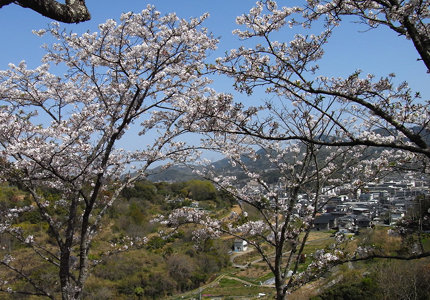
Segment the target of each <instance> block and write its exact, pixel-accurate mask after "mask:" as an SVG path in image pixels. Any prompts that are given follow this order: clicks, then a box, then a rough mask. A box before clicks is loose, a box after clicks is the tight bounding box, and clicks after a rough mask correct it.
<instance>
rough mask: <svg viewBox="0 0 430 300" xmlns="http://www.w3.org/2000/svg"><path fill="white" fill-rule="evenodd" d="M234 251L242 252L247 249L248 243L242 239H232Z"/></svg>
mask: <svg viewBox="0 0 430 300" xmlns="http://www.w3.org/2000/svg"><path fill="white" fill-rule="evenodd" d="M233 250H234V252H243V251H246V250H248V243H247V242H246V241H244V240H234V244H233Z"/></svg>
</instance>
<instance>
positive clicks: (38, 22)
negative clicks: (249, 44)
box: [0, 0, 430, 100]
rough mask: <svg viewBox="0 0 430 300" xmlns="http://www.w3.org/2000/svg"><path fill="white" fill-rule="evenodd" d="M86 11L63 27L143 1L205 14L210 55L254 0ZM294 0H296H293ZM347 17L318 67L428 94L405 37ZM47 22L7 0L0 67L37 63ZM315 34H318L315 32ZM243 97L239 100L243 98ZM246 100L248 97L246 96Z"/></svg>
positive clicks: (83, 27)
mask: <svg viewBox="0 0 430 300" xmlns="http://www.w3.org/2000/svg"><path fill="white" fill-rule="evenodd" d="M86 2H87V5H88V7H89V10H90V12H91V15H92V19H91V20H90V21H88V22H84V23H80V24H72V25H64V26H65V27H66V28H68V29H69V30H72V31H75V32H84V31H87V30H89V31H94V30H97V25H98V24H100V23H103V22H104V21H105V20H106V19H119V16H120V14H121V13H122V12H127V11H134V12H139V11H141V10H142V9H144V8H145V7H146V5H147V4H149V3H150V4H154V5H155V6H156V8H157V9H158V10H160V11H161V12H162V13H168V12H176V13H177V14H178V16H180V17H183V18H186V19H188V18H190V17H198V16H200V15H201V14H203V13H204V12H209V13H210V18H209V19H208V20H207V21H206V23H205V26H206V27H207V28H208V29H209V30H210V31H211V32H213V33H214V35H215V36H216V37H220V38H221V42H220V44H219V50H218V51H217V52H216V53H214V54H213V55H212V57H213V58H215V57H217V56H222V55H223V53H224V52H225V51H227V50H229V49H231V48H233V47H237V46H238V45H240V41H238V40H237V38H236V37H234V36H233V35H232V33H231V32H232V30H233V29H235V28H236V24H235V17H236V16H237V15H240V14H243V13H245V12H247V11H249V9H250V8H251V7H252V5H253V4H254V3H255V1H246V0H230V1H226V0H218V1H208V0H199V1H197V0H181V1H178V0H176V1H174V0H158V1H152V2H147V1H142V0H121V1H118V0H103V1H101V0H87V1H86ZM295 2H296V1H295ZM278 3H279V4H280V5H290V3H292V1H278ZM352 21H353V20H347V22H345V23H344V24H343V25H342V26H341V27H340V28H338V30H337V31H336V32H335V34H334V36H333V37H332V40H331V42H330V43H329V45H328V47H327V48H326V56H325V58H324V60H323V61H322V62H321V69H322V71H323V72H324V73H325V74H328V75H330V76H347V75H349V74H351V73H353V72H354V71H355V70H357V69H362V70H363V72H364V73H374V74H376V76H377V77H379V76H383V75H386V74H388V73H395V74H397V78H398V79H397V80H398V81H404V80H406V81H408V82H409V84H410V86H411V87H412V88H413V90H415V91H420V92H421V94H422V95H423V96H425V97H427V99H428V97H429V95H430V87H429V85H428V82H429V76H430V75H428V74H426V72H425V68H424V65H423V63H422V62H418V61H417V57H418V55H417V53H416V51H415V49H414V48H413V46H412V43H411V42H410V41H406V40H405V39H404V38H403V37H398V36H397V35H396V34H395V33H393V32H391V31H389V30H386V29H377V30H372V31H367V32H364V30H366V28H365V27H361V26H360V25H357V24H355V23H353V22H352ZM49 22H51V20H49V19H48V18H45V17H43V16H41V15H39V14H37V13H36V12H34V11H32V10H29V9H24V8H21V7H19V6H17V5H14V4H11V5H9V6H6V7H3V8H2V9H0V40H1V41H2V43H1V45H2V46H1V55H0V69H6V68H7V65H8V63H9V62H13V63H15V64H16V63H18V62H20V61H21V60H25V61H27V63H28V65H29V67H36V66H37V65H38V64H39V63H40V58H41V57H42V55H43V50H42V49H41V48H40V45H41V44H43V43H45V42H46V41H45V40H43V39H41V38H38V37H36V36H34V35H33V34H32V32H31V31H32V29H41V28H45V27H46V25H47V24H48V23H49ZM294 33H295V32H294V31H292V30H289V29H286V30H285V31H282V32H281V33H279V34H278V36H279V37H280V38H282V39H283V40H288V39H290V38H292V36H293V35H294ZM315 33H318V32H315ZM214 87H215V88H216V89H217V90H218V91H220V92H232V87H231V82H229V81H228V80H225V79H223V80H220V81H217V82H216V83H215V85H214ZM253 97H254V98H253V100H258V99H255V98H258V97H265V95H263V94H255V95H253ZM245 99H246V98H243V100H245ZM248 100H250V99H248Z"/></svg>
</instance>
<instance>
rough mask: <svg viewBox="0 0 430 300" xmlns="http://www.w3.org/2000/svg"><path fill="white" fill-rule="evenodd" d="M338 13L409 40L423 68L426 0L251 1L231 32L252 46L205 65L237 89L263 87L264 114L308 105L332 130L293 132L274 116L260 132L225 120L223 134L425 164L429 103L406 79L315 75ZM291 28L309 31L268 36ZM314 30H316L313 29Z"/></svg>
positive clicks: (428, 154) (337, 24)
mask: <svg viewBox="0 0 430 300" xmlns="http://www.w3.org/2000/svg"><path fill="white" fill-rule="evenodd" d="M345 15H352V16H356V17H357V18H358V20H359V21H361V22H363V23H365V24H367V26H369V27H370V28H375V27H378V26H387V27H388V28H390V29H392V30H394V31H395V32H396V33H398V34H400V35H402V36H404V37H405V38H407V39H409V40H411V41H412V44H413V46H414V47H415V48H416V49H417V52H418V57H419V59H421V60H422V61H423V63H424V64H425V65H426V68H429V59H428V57H429V56H428V55H429V53H430V50H429V49H430V43H429V36H430V35H429V24H428V23H427V22H428V17H429V3H428V1H421V2H420V1H418V2H417V1H401V2H398V1H353V0H352V1H307V2H306V3H304V4H303V5H302V6H297V7H282V8H278V6H277V3H276V1H258V2H257V4H256V6H255V7H254V8H252V9H251V10H250V12H249V13H248V14H244V15H242V16H239V17H238V18H237V23H238V24H239V25H242V26H244V27H245V29H243V30H241V29H237V30H236V31H235V33H236V34H237V36H238V37H239V38H241V39H243V40H250V41H254V42H255V44H257V45H256V46H255V47H254V48H247V47H240V48H238V49H234V50H232V51H231V52H230V53H228V54H227V55H226V56H225V57H223V58H220V59H219V60H218V63H217V64H216V65H211V66H210V67H211V68H213V69H215V70H217V71H219V72H220V73H222V74H227V75H228V76H231V77H232V78H233V79H234V82H235V83H234V85H235V88H236V89H237V90H239V91H241V92H245V93H248V94H251V93H252V92H253V91H254V90H255V89H256V88H260V87H262V88H265V89H266V92H267V93H269V94H272V95H274V96H275V97H277V99H279V101H273V103H267V104H266V107H267V108H268V109H269V110H271V111H273V110H274V109H273V107H275V106H276V110H279V109H281V110H282V109H283V108H287V107H288V106H291V105H295V104H297V103H305V104H307V105H308V107H309V110H313V111H315V112H316V113H317V114H318V115H320V116H321V117H324V118H325V119H326V122H327V126H333V127H334V128H335V131H333V133H335V134H333V135H332V137H331V138H327V137H326V136H314V137H310V136H308V135H298V134H296V133H295V132H294V131H293V132H292V131H290V130H289V129H288V128H286V127H285V126H283V123H282V122H277V121H276V120H274V121H272V125H273V126H271V127H270V128H269V127H267V128H269V129H267V130H266V131H262V130H261V127H260V126H258V124H256V125H257V126H249V124H245V123H240V122H239V123H238V122H235V123H234V122H231V123H230V125H228V127H229V128H230V131H231V132H236V133H239V132H243V133H246V134H250V135H254V136H259V137H262V138H265V139H271V140H289V139H301V140H305V141H312V142H314V143H316V144H321V145H336V146H353V145H367V146H373V147H382V148H386V147H389V148H392V149H399V150H405V151H407V152H409V153H415V154H419V155H420V156H422V157H424V160H425V161H426V162H428V159H429V157H430V147H429V145H428V138H427V139H426V138H425V137H426V136H428V135H429V121H430V116H429V115H430V113H429V102H428V100H423V99H421V95H420V93H419V92H415V93H414V92H413V91H412V90H411V89H410V88H409V86H408V84H407V83H406V82H403V83H400V84H397V85H396V84H395V80H394V78H395V75H394V74H388V75H387V76H385V77H383V78H379V79H378V78H376V77H375V76H374V75H372V74H367V75H366V74H363V73H362V71H360V70H353V71H352V72H351V74H350V76H348V77H346V78H341V77H327V76H324V75H323V74H320V72H319V66H318V62H319V61H320V60H321V59H323V57H324V46H325V45H326V44H327V43H329V42H330V37H331V35H332V33H333V31H335V30H337V28H338V27H341V25H342V18H343V17H344V16H345ZM298 27H299V28H302V27H305V28H306V29H308V30H310V33H309V34H296V35H295V37H294V38H293V39H292V40H291V41H278V40H276V39H275V37H273V36H274V35H275V34H277V35H276V36H277V37H279V33H278V32H284V31H285V30H294V28H298ZM321 27H322V28H324V31H323V32H321V33H315V32H314V30H315V29H314V28H317V29H316V30H318V28H321ZM290 28H291V29H290ZM423 76H426V75H425V74H423ZM269 118H273V115H270V117H269ZM225 129H227V128H225Z"/></svg>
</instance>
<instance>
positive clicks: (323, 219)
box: [314, 213, 336, 230]
mask: <svg viewBox="0 0 430 300" xmlns="http://www.w3.org/2000/svg"><path fill="white" fill-rule="evenodd" d="M335 226H336V217H335V216H334V215H333V214H331V213H325V214H321V215H319V216H317V217H316V218H315V220H314V227H315V229H316V230H330V228H333V227H335Z"/></svg>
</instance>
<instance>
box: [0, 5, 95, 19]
mask: <svg viewBox="0 0 430 300" xmlns="http://www.w3.org/2000/svg"><path fill="white" fill-rule="evenodd" d="M3 2H9V3H10V2H11V1H9V0H7V1H1V2H0V7H2V6H3V5H4V4H3ZM9 3H6V4H9ZM15 3H16V4H18V5H20V6H22V7H25V8H30V9H32V10H34V11H36V12H38V13H39V14H41V15H43V16H45V17H48V18H50V19H53V20H56V21H59V22H63V23H80V22H84V21H88V20H90V19H91V15H90V12H89V11H88V8H87V6H86V5H85V1H84V0H66V4H62V3H59V2H57V1H54V0H18V1H15ZM2 4H3V5H2Z"/></svg>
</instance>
